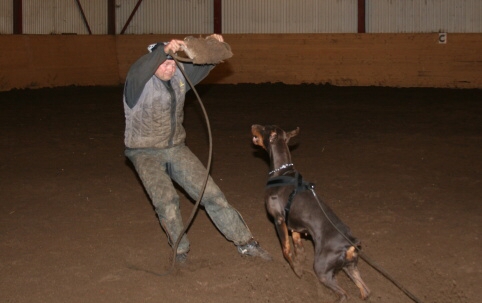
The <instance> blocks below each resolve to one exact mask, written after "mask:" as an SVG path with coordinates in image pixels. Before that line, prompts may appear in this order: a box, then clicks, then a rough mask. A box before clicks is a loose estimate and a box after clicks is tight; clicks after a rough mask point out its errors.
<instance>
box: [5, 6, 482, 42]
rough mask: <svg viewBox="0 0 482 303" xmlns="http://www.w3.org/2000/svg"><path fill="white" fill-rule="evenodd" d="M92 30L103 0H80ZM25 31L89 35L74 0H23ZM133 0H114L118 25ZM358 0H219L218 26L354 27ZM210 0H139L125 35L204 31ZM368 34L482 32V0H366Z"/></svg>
mask: <svg viewBox="0 0 482 303" xmlns="http://www.w3.org/2000/svg"><path fill="white" fill-rule="evenodd" d="M79 1H80V4H81V6H82V8H83V10H84V13H85V17H86V19H87V22H88V24H89V26H90V29H91V31H92V34H94V35H105V34H107V29H108V24H107V17H108V16H107V1H106V0H102V1H99V0H79ZM22 2H23V17H22V19H23V33H24V34H63V33H75V34H80V35H84V34H88V30H87V26H86V24H85V22H84V21H83V19H82V15H81V11H80V9H79V7H78V5H77V2H76V0H22ZM137 3H138V0H116V7H115V14H116V32H117V33H120V32H121V30H122V29H123V28H124V26H125V25H126V23H127V21H128V19H129V16H130V15H131V13H132V11H133V10H134V7H135V6H136V4H137ZM357 6H358V0H222V31H223V33H226V34H240V33H265V34H271V33H279V34H284V33H307V34H309V33H355V32H356V31H357V20H358V12H357ZM213 19H214V0H143V1H142V2H141V4H140V6H139V9H138V10H137V12H136V13H135V14H134V15H133V18H132V20H131V21H130V23H129V26H127V27H126V30H125V34H187V33H191V34H208V33H212V32H213V30H214V21H213ZM12 23H13V1H12V0H0V33H1V34H12V33H13V24H12ZM366 32H367V33H427V32H449V33H482V0H366Z"/></svg>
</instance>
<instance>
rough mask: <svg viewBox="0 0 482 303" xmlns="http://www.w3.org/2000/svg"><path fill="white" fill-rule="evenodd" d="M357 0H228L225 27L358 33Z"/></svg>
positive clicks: (247, 30) (229, 29)
mask: <svg viewBox="0 0 482 303" xmlns="http://www.w3.org/2000/svg"><path fill="white" fill-rule="evenodd" d="M357 3H358V1H357V0H326V1H320V0H298V1H293V0H263V1H259V0H224V1H223V2H222V12H223V16H222V20H223V22H222V29H223V33H226V34H244V33H250V34H251V33H268V34H272V33H355V32H356V31H357Z"/></svg>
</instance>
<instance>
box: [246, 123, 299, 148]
mask: <svg viewBox="0 0 482 303" xmlns="http://www.w3.org/2000/svg"><path fill="white" fill-rule="evenodd" d="M299 132H300V128H299V127H297V128H296V129H295V130H292V131H289V132H286V131H284V130H282V129H281V128H279V127H278V126H276V125H265V126H262V125H259V124H254V125H252V126H251V133H252V134H253V144H254V145H258V146H261V147H262V148H264V149H265V150H268V149H269V146H270V145H271V144H274V143H276V142H278V141H279V140H283V141H284V142H285V143H286V144H288V142H289V140H290V139H291V138H293V137H294V136H296V135H298V134H299Z"/></svg>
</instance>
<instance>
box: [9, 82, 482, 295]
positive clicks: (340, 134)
mask: <svg viewBox="0 0 482 303" xmlns="http://www.w3.org/2000/svg"><path fill="white" fill-rule="evenodd" d="M199 92H200V94H201V96H202V98H203V101H204V104H205V107H206V109H207V111H208V113H209V118H210V122H211V126H212V132H213V137H214V138H213V139H214V142H213V147H214V152H213V167H212V176H213V178H214V179H215V181H216V182H217V183H218V185H219V186H220V187H221V189H222V190H223V191H224V193H225V194H226V196H227V198H228V200H229V201H230V203H231V204H232V205H233V206H235V207H236V208H237V209H238V210H239V211H240V212H241V214H242V215H243V217H244V219H245V221H246V222H247V223H248V225H249V228H250V229H251V231H252V232H253V234H254V235H255V237H256V238H257V240H258V241H259V242H260V243H261V245H262V246H263V247H264V248H266V249H267V250H268V251H269V252H270V253H271V254H272V255H273V258H274V260H273V261H272V262H265V261H262V260H257V259H251V258H243V257H241V256H239V255H238V253H237V251H236V249H235V247H234V246H233V245H232V243H230V242H228V241H226V240H225V238H224V237H223V236H222V235H221V234H220V233H219V232H218V231H217V230H216V228H215V227H214V225H213V224H212V223H211V221H210V220H209V218H208V217H207V216H206V213H205V212H204V211H203V210H200V211H199V212H198V214H197V216H196V218H195V221H194V223H193V225H192V226H191V228H190V230H189V237H190V239H191V252H190V254H189V263H188V264H187V265H185V266H183V267H180V268H177V270H176V272H175V273H173V274H172V275H169V276H166V277H159V276H156V275H154V274H153V273H161V272H164V271H165V270H166V269H167V268H168V267H169V266H170V260H169V257H170V255H171V250H170V247H169V246H168V244H167V238H166V236H165V234H164V232H163V231H162V229H161V227H160V225H159V223H158V221H157V218H156V216H155V213H154V211H153V209H152V207H151V205H150V202H149V199H148V197H147V195H146V193H145V192H144V190H143V188H142V186H141V184H140V183H139V180H138V178H137V176H136V174H135V171H134V170H133V169H132V167H131V166H130V164H129V163H128V162H127V161H126V159H125V157H124V154H123V128H124V117H123V107H122V88H121V87H107V88H105V87H91V88H76V87H69V88H56V89H39V90H19V91H12V92H4V93H0V103H1V108H2V109H1V110H0V129H1V134H2V136H1V138H2V140H1V143H0V155H1V160H0V179H1V182H0V193H1V201H0V272H1V275H0V297H1V300H0V301H2V302H48V303H57V302H70V303H73V302H183V303H186V302H211V303H217V302H219V303H221V302H223V303H224V302H230V303H238V302H276V303H280V302H329V301H332V300H333V299H334V298H335V296H334V295H333V293H332V292H331V291H329V290H328V289H327V288H325V287H324V286H323V285H321V284H320V283H319V282H318V281H317V280H316V278H315V276H313V275H312V274H309V273H308V274H305V275H304V276H303V277H302V278H301V279H300V278H297V277H296V276H295V274H294V273H293V272H292V271H291V269H290V268H289V266H288V264H287V262H286V261H285V260H284V259H283V256H282V254H281V250H280V244H279V241H278V238H277V236H276V232H275V229H274V226H273V224H272V221H271V219H270V218H269V217H268V216H267V214H266V211H265V208H264V204H263V201H262V197H263V190H264V185H265V182H266V179H267V172H268V164H267V162H266V159H267V155H266V153H265V152H264V151H262V150H259V149H258V148H255V147H254V146H253V145H252V144H251V133H250V126H251V124H255V123H256V124H278V125H280V126H281V127H283V128H284V129H286V130H291V129H293V128H295V127H296V126H299V127H300V128H301V133H300V135H299V136H298V137H297V138H295V139H293V140H292V142H291V144H292V156H293V162H294V163H295V165H296V166H297V168H298V169H299V170H300V171H301V173H302V174H303V177H304V178H305V179H306V180H308V181H311V182H314V183H316V186H317V187H316V188H317V193H318V195H319V196H320V197H322V198H323V199H324V200H325V201H326V202H327V203H328V204H329V205H330V206H331V207H332V208H333V209H334V210H335V211H336V212H337V214H338V215H339V217H340V218H342V220H344V221H345V223H347V224H348V225H349V226H350V227H351V229H352V231H353V233H354V235H356V236H357V237H359V238H360V239H361V240H362V241H363V244H364V252H365V253H366V254H367V255H368V256H370V257H371V258H372V259H374V260H375V261H376V262H377V263H378V264H379V265H381V266H382V267H383V268H385V269H386V270H387V271H388V272H390V273H391V274H392V275H393V276H394V277H396V279H397V280H398V281H399V282H400V283H401V284H402V285H404V286H405V287H406V288H407V289H409V290H410V291H411V292H412V293H414V294H415V295H416V296H417V297H418V298H419V299H420V300H422V301H423V302H434V303H435V302H437V303H465V302H470V303H475V302H482V293H481V291H480V285H481V282H482V265H481V263H480V261H477V260H478V259H479V257H480V253H481V252H482V245H481V239H480V237H481V226H480V222H481V221H482V204H481V198H482V182H481V181H482V118H481V117H482V90H446V89H394V88H353V87H344V88H343V87H330V86H316V85H301V86H287V85H282V84H264V85H213V86H211V85H201V86H200V87H199ZM188 99H189V101H188V102H187V105H186V117H185V118H186V120H185V125H186V128H187V132H188V139H187V144H188V145H189V146H190V147H191V149H192V150H193V151H194V152H195V153H196V154H197V155H199V157H200V159H201V160H202V161H203V162H204V163H206V161H207V155H208V153H207V149H208V141H207V131H206V128H205V124H204V119H203V117H202V112H201V110H200V108H199V106H198V104H197V102H196V100H195V98H194V95H193V94H190V95H189V98H188ZM192 202H193V201H191V200H189V199H188V198H186V197H185V196H182V201H181V203H182V206H181V207H182V211H183V215H184V218H185V219H187V218H188V216H189V214H190V212H191V209H192V206H193V203H192ZM305 246H306V247H307V248H308V252H309V253H310V255H309V256H308V262H307V265H306V268H307V270H308V271H309V270H310V269H311V261H312V259H313V258H312V245H311V242H310V241H309V240H305ZM359 267H360V270H361V273H362V276H363V278H364V280H365V282H366V283H367V284H368V286H369V287H370V288H371V290H372V296H371V297H370V298H369V299H368V300H367V302H383V303H402V302H412V301H411V300H410V299H409V298H408V297H407V296H405V295H404V294H403V293H402V292H401V291H400V290H399V289H397V288H396V287H395V286H394V285H393V284H392V283H391V282H389V281H387V280H386V279H385V278H384V277H383V276H381V275H380V274H379V273H378V272H376V271H375V270H374V269H373V268H371V267H370V266H369V265H368V264H367V263H365V262H364V261H360V265H359ZM338 280H339V281H340V284H341V285H342V287H343V288H345V289H346V290H347V291H348V293H349V294H350V296H351V298H350V299H349V302H362V301H361V300H360V299H359V297H358V290H357V288H356V287H355V286H354V284H352V283H351V282H350V281H349V279H348V278H347V277H346V275H345V274H344V273H340V274H339V275H338Z"/></svg>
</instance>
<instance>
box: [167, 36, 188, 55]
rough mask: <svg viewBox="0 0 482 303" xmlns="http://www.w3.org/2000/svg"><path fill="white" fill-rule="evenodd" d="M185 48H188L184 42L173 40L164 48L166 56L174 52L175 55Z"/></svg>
mask: <svg viewBox="0 0 482 303" xmlns="http://www.w3.org/2000/svg"><path fill="white" fill-rule="evenodd" d="M183 46H186V44H185V43H184V41H182V40H176V39H172V40H171V41H169V43H167V45H166V46H164V52H165V53H166V54H169V52H172V53H173V54H175V53H177V52H178V51H180V50H182V47H183Z"/></svg>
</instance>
